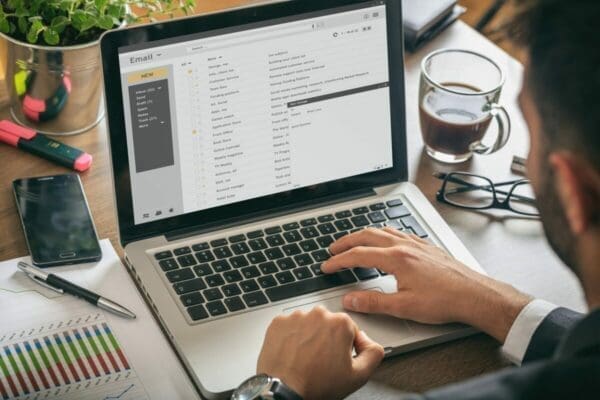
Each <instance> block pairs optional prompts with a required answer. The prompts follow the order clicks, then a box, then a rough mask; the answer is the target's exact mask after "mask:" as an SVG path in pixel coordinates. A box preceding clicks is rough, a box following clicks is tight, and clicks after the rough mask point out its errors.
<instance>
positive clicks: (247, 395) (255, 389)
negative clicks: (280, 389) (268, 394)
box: [231, 374, 271, 400]
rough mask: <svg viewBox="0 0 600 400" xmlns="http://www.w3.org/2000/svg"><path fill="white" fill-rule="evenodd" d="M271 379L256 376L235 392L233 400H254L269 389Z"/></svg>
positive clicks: (263, 375) (265, 376)
mask: <svg viewBox="0 0 600 400" xmlns="http://www.w3.org/2000/svg"><path fill="white" fill-rule="evenodd" d="M270 384H271V378H269V376H267V375H265V374H261V375H256V376H253V377H252V378H250V379H248V380H247V381H245V382H244V383H242V384H241V385H240V387H239V388H238V389H237V390H236V391H235V393H234V394H233V396H232V397H231V399H232V400H252V399H256V398H257V397H258V395H260V394H261V393H263V392H264V391H265V390H266V389H268V388H269V385H270Z"/></svg>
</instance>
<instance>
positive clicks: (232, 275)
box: [223, 270, 244, 283]
mask: <svg viewBox="0 0 600 400" xmlns="http://www.w3.org/2000/svg"><path fill="white" fill-rule="evenodd" d="M223 278H225V280H226V281H227V283H232V282H239V281H241V280H242V279H244V278H243V277H242V274H240V272H239V271H235V270H234V271H227V272H225V273H223Z"/></svg>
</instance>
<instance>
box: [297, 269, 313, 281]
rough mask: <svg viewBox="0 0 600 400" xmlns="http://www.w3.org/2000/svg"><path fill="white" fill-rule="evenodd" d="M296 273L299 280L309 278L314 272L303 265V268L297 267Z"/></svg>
mask: <svg viewBox="0 0 600 400" xmlns="http://www.w3.org/2000/svg"><path fill="white" fill-rule="evenodd" d="M294 275H296V279H298V280H302V279H308V278H311V277H312V276H313V274H312V273H311V272H310V269H308V267H302V268H297V269H295V270H294Z"/></svg>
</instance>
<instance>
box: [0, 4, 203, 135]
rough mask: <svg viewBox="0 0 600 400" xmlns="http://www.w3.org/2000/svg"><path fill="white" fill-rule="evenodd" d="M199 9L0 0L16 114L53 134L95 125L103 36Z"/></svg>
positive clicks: (12, 106) (100, 106)
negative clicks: (103, 34)
mask: <svg viewBox="0 0 600 400" xmlns="http://www.w3.org/2000/svg"><path fill="white" fill-rule="evenodd" d="M194 6H195V0H0V36H2V37H3V38H4V39H5V40H6V42H7V57H6V61H5V62H6V65H5V71H6V76H5V79H6V84H7V91H8V94H9V96H10V111H11V115H12V117H13V118H14V119H15V120H16V121H17V122H19V123H21V124H24V125H28V126H30V127H32V128H34V129H36V130H38V131H41V132H45V133H49V134H54V135H59V134H63V135H64V134H74V133H79V132H83V131H86V130H88V129H90V128H91V127H93V126H94V125H96V124H97V123H98V122H100V120H101V119H102V118H103V116H104V105H103V103H104V102H103V97H102V96H103V90H102V79H101V74H102V71H101V65H100V48H99V38H100V35H101V34H102V33H103V32H105V31H107V30H109V29H115V28H119V27H122V26H124V25H126V24H130V23H135V22H139V21H146V20H150V21H152V20H154V19H155V17H157V16H159V15H166V16H171V17H172V16H173V15H174V14H175V13H185V14H187V13H189V12H190V11H192V10H193V9H194Z"/></svg>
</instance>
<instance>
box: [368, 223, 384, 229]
mask: <svg viewBox="0 0 600 400" xmlns="http://www.w3.org/2000/svg"><path fill="white" fill-rule="evenodd" d="M384 226H385V225H384V224H383V223H382V222H378V223H376V224H372V225H371V228H383V227H384Z"/></svg>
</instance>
